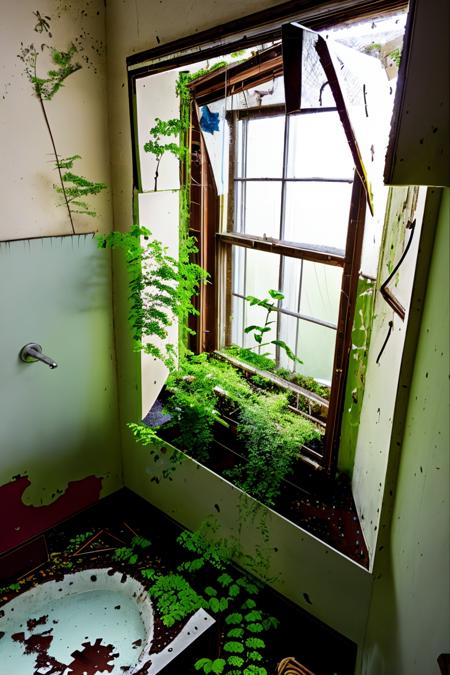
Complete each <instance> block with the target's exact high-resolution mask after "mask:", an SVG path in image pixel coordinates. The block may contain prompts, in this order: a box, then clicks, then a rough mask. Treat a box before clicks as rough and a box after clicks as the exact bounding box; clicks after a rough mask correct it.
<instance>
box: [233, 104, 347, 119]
mask: <svg viewBox="0 0 450 675" xmlns="http://www.w3.org/2000/svg"><path fill="white" fill-rule="evenodd" d="M337 111H338V109H337V108H336V107H334V106H326V107H323V108H303V110H297V111H295V112H293V113H290V115H289V117H296V116H297V115H316V114H317V113H327V112H337ZM233 113H236V114H237V117H238V119H239V120H242V119H246V118H248V117H249V118H259V117H276V116H277V115H285V114H286V108H285V105H284V104H283V103H282V104H280V103H276V104H273V105H266V106H263V107H261V108H241V109H240V110H233V111H228V112H227V113H226V114H227V118H228V116H231V115H232V114H233Z"/></svg>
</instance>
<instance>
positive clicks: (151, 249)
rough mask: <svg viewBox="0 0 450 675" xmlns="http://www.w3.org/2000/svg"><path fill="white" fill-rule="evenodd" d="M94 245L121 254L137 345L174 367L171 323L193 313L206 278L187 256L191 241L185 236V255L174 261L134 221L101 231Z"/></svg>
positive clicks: (195, 311)
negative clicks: (121, 228)
mask: <svg viewBox="0 0 450 675" xmlns="http://www.w3.org/2000/svg"><path fill="white" fill-rule="evenodd" d="M98 244H99V246H100V247H102V248H106V247H107V246H108V247H110V248H112V249H120V250H122V251H123V252H124V254H125V259H126V262H127V269H128V274H129V290H130V296H129V299H130V311H129V323H130V326H131V329H132V336H133V341H134V347H135V350H136V351H140V350H143V351H144V352H146V353H147V354H150V355H151V356H153V357H154V358H155V359H160V360H161V361H162V362H163V363H164V365H166V366H167V368H168V369H169V370H174V369H175V368H176V348H175V345H173V344H172V343H171V342H170V341H169V328H170V326H172V324H173V322H174V320H175V319H178V321H180V320H181V321H183V320H185V318H186V317H187V316H188V315H189V314H196V313H197V310H196V309H195V307H194V305H193V304H192V298H193V296H194V295H195V294H196V293H197V289H198V287H199V285H200V284H201V283H202V282H203V281H205V280H206V273H205V272H204V271H203V269H202V268H201V267H199V266H198V265H196V264H195V263H191V262H190V261H189V252H190V251H191V250H192V249H193V247H194V243H193V242H192V241H191V240H188V241H187V243H186V247H185V250H184V253H183V255H182V256H180V258H179V259H178V260H176V259H175V258H173V257H172V256H170V255H169V254H168V252H167V247H165V246H164V245H163V244H162V243H161V242H160V241H158V240H157V239H153V238H152V236H151V232H150V231H149V230H147V229H146V228H144V227H139V226H137V225H134V226H133V227H132V228H131V230H130V231H129V232H111V233H110V234H105V235H99V236H98Z"/></svg>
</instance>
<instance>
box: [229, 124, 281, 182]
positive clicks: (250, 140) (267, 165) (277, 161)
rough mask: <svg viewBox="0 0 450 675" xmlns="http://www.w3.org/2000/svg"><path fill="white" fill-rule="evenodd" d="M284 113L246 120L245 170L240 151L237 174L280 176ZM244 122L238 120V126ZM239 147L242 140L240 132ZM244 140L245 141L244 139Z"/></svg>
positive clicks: (253, 176) (244, 175)
mask: <svg viewBox="0 0 450 675" xmlns="http://www.w3.org/2000/svg"><path fill="white" fill-rule="evenodd" d="M284 119H285V118H284V115H281V116H279V117H278V116H277V117H260V118H257V119H250V120H248V121H247V153H246V162H247V166H246V170H245V167H244V166H243V162H242V157H243V155H242V154H241V152H240V153H239V157H238V176H240V177H246V178H281V177H282V175H283V146H284ZM243 124H245V122H243V121H241V122H239V126H240V125H243ZM239 136H240V138H241V147H243V146H242V142H243V135H242V133H241V134H239ZM244 142H245V141H244Z"/></svg>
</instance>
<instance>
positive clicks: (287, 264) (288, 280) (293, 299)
mask: <svg viewBox="0 0 450 675" xmlns="http://www.w3.org/2000/svg"><path fill="white" fill-rule="evenodd" d="M283 264H284V272H283V288H282V289H281V290H282V292H283V293H284V300H283V301H282V307H283V309H288V310H290V311H291V312H298V300H299V290H300V280H301V273H302V264H303V263H302V261H301V260H299V259H298V258H286V257H285V258H284V259H283ZM283 339H284V338H283Z"/></svg>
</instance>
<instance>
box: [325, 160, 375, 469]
mask: <svg viewBox="0 0 450 675" xmlns="http://www.w3.org/2000/svg"><path fill="white" fill-rule="evenodd" d="M365 214H366V200H365V190H364V185H363V183H362V181H361V179H360V177H359V175H358V173H357V171H355V181H354V183H353V192H352V201H351V207H350V216H349V225H348V234H347V244H346V260H345V265H344V269H343V272H342V289H341V300H340V304H339V318H338V329H337V334H336V348H335V352H334V363H333V377H332V381H331V397H330V407H329V411H328V417H327V429H326V432H325V448H326V467H327V472H328V473H329V474H332V473H333V472H334V470H335V467H336V463H337V450H338V445H339V434H340V427H341V418H342V415H341V413H342V405H343V402H344V394H345V382H346V375H347V367H348V359H349V354H350V348H351V344H352V329H353V317H354V313H355V304H356V292H357V288H358V271H359V268H360V264H361V251H362V244H363V238H364V221H365Z"/></svg>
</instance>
